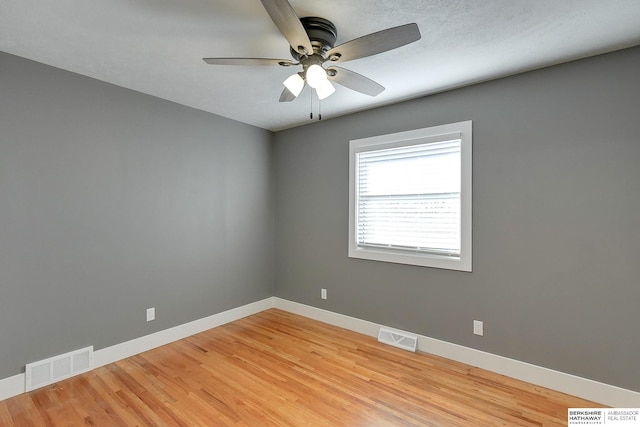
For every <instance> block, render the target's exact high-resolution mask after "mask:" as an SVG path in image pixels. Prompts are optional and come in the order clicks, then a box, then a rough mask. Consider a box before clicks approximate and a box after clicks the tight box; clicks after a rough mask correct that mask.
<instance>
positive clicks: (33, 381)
mask: <svg viewBox="0 0 640 427" xmlns="http://www.w3.org/2000/svg"><path fill="white" fill-rule="evenodd" d="M92 368H93V346H91V347H86V348H82V349H80V350H75V351H72V352H69V353H65V354H61V355H59V356H54V357H50V358H48V359H45V360H40V361H38V362H33V363H28V364H27V366H26V371H25V377H26V384H25V390H26V391H31V390H35V389H37V388H40V387H44V386H46V385H49V384H53V383H55V382H58V381H61V380H64V379H66V378H70V377H73V376H74V375H78V374H81V373H83V372H87V371H90V370H91V369H92Z"/></svg>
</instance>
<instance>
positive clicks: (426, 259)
mask: <svg viewBox="0 0 640 427" xmlns="http://www.w3.org/2000/svg"><path fill="white" fill-rule="evenodd" d="M452 135H455V136H456V137H458V136H459V139H460V141H461V144H460V149H461V151H460V171H461V177H460V178H461V180H460V187H461V188H460V239H461V241H460V257H448V256H442V255H435V254H429V253H424V252H417V251H412V252H409V251H401V250H398V249H393V248H371V247H365V246H359V245H358V242H357V234H356V233H357V230H356V223H357V213H358V207H357V203H358V200H357V197H358V195H357V170H356V168H357V154H358V153H360V152H364V151H373V150H381V149H386V148H395V147H403V146H411V145H418V144H425V143H434V142H441V141H446V140H450V139H451V138H452ZM471 190H472V122H471V120H469V121H464V122H458V123H451V124H446V125H441V126H433V127H429V128H424V129H416V130H410V131H405V132H398V133H393V134H388V135H380V136H374V137H370V138H362V139H356V140H351V141H349V257H350V258H360V259H367V260H373V261H383V262H392V263H400V264H410V265H418V266H424V267H435V268H443V269H449V270H459V271H468V272H470V271H472V259H471V249H472V242H471V240H472V229H471V225H472V221H471V219H472V212H471V208H472V193H471Z"/></svg>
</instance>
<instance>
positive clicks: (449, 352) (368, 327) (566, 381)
mask: <svg viewBox="0 0 640 427" xmlns="http://www.w3.org/2000/svg"><path fill="white" fill-rule="evenodd" d="M274 306H275V307H276V308H279V309H281V310H285V311H289V312H291V313H295V314H299V315H301V316H305V317H308V318H311V319H315V320H319V321H321V322H325V323H329V324H331V325H334V326H339V327H341V328H345V329H349V330H352V331H355V332H359V333H361V334H365V335H369V336H372V337H376V336H377V335H378V330H379V329H380V327H385V326H386V325H378V324H375V323H372V322H369V321H366V320H361V319H357V318H355V317H350V316H345V315H343V314H339V313H334V312H331V311H327V310H323V309H320V308H317V307H311V306H308V305H304V304H300V303H296V302H291V301H287V300H283V299H280V298H275V300H274ZM418 350H420V351H424V352H427V353H431V354H435V355H437V356H442V357H446V358H447V359H451V360H455V361H458V362H462V363H466V364H468V365H472V366H476V367H478V368H482V369H486V370H488V371H492V372H496V373H499V374H502V375H506V376H509V377H512V378H516V379H519V380H522V381H526V382H529V383H532V384H537V385H539V386H542V387H546V388H550V389H552V390H556V391H560V392H562V393H567V394H570V395H573V396H577V397H581V398H583V399H587V400H591V401H594V402H599V403H602V404H604V405H608V406H612V407H617V408H637V407H640V393H638V392H636V391H632V390H626V389H623V388H620V387H616V386H612V385H609V384H604V383H601V382H597V381H593V380H590V379H587V378H581V377H577V376H575V375H571V374H566V373H564V372H559V371H554V370H552V369H548V368H543V367H541V366H536V365H532V364H530V363H526V362H521V361H519V360H515V359H509V358H507V357H503V356H498V355H495V354H491V353H487V352H484V351H480V350H475V349H473V348H469V347H464V346H461V345H458V344H452V343H449V342H446V341H441V340H437V339H435V338H430V337H426V336H423V335H418Z"/></svg>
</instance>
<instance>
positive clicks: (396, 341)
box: [378, 328, 418, 352]
mask: <svg viewBox="0 0 640 427" xmlns="http://www.w3.org/2000/svg"><path fill="white" fill-rule="evenodd" d="M378 341H380V342H381V343H384V344H389V345H392V346H394V347H398V348H401V349H403V350H409V351H413V352H415V351H416V349H417V348H418V337H417V336H415V335H411V334H409V333H407V332H403V331H398V330H393V329H388V328H380V332H378Z"/></svg>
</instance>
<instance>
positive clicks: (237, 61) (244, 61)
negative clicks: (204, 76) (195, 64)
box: [202, 58, 297, 67]
mask: <svg viewBox="0 0 640 427" xmlns="http://www.w3.org/2000/svg"><path fill="white" fill-rule="evenodd" d="M202 60H203V61H204V62H206V63H207V64H211V65H280V66H282V67H288V66H289V65H297V64H294V63H293V62H291V61H290V60H288V59H270V58H202Z"/></svg>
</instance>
